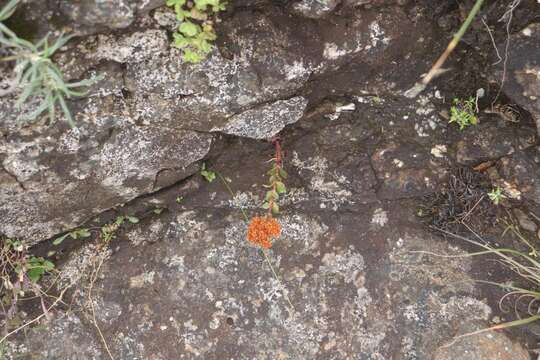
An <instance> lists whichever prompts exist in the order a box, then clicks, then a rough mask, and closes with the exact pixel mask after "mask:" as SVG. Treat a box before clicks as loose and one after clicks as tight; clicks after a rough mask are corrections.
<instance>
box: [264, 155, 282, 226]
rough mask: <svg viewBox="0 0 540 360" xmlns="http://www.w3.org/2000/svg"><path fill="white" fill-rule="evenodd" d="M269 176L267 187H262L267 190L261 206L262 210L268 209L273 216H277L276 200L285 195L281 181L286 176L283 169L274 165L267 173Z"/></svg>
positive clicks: (277, 206)
mask: <svg viewBox="0 0 540 360" xmlns="http://www.w3.org/2000/svg"><path fill="white" fill-rule="evenodd" d="M267 174H268V175H269V179H268V185H264V187H266V188H268V189H269V190H268V191H267V192H266V195H265V197H264V202H263V204H262V208H263V209H267V210H268V209H270V210H271V211H272V213H273V214H276V215H277V214H279V205H278V203H277V202H278V200H279V197H280V195H284V194H285V193H287V187H286V186H285V184H284V183H283V180H284V179H286V178H287V176H288V174H287V172H286V171H285V170H283V168H282V167H281V166H280V165H279V164H277V163H274V164H273V165H272V168H271V169H270V170H269V171H268V173H267Z"/></svg>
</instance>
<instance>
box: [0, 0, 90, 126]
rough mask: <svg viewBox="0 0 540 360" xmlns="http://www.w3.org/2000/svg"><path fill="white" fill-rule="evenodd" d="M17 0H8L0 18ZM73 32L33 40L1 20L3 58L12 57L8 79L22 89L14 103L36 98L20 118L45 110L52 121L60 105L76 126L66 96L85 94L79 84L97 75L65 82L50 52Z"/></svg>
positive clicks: (33, 116)
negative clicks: (21, 36) (18, 33)
mask: <svg viewBox="0 0 540 360" xmlns="http://www.w3.org/2000/svg"><path fill="white" fill-rule="evenodd" d="M19 2H20V0H11V1H10V2H9V3H8V4H7V5H6V6H5V7H4V8H3V9H2V10H0V21H4V20H6V19H7V18H9V17H10V16H11V15H12V14H13V12H14V11H15V10H16V8H17V5H18V4H19ZM71 38H73V36H64V35H61V36H59V37H58V38H57V39H56V40H55V41H53V42H52V43H51V42H50V40H49V35H46V36H45V37H44V38H43V39H41V40H40V41H38V42H37V43H36V44H33V43H31V42H29V41H27V40H24V39H21V38H19V37H18V36H17V35H16V34H15V33H14V32H13V31H11V30H10V29H9V28H8V27H7V26H5V25H4V24H2V23H0V44H1V45H3V46H5V47H6V48H7V49H8V50H9V51H10V52H11V55H10V56H8V57H5V58H3V59H2V61H15V67H14V69H15V70H14V71H15V77H14V78H13V79H12V80H11V82H12V84H13V86H15V88H18V87H20V88H21V89H22V92H21V94H20V95H19V97H18V99H17V101H16V103H15V107H16V108H17V109H18V110H21V108H22V106H23V105H24V104H25V103H26V102H27V100H35V101H36V102H37V105H36V106H35V108H34V109H33V110H32V111H30V112H27V113H24V114H21V115H20V116H19V119H20V120H26V121H32V120H35V119H36V118H37V117H38V116H40V115H41V114H42V113H44V112H45V111H48V116H49V119H50V120H51V122H54V120H55V118H56V108H57V107H58V106H59V107H60V109H61V110H62V112H63V114H64V117H65V119H66V120H67V122H68V123H69V124H70V126H72V127H73V126H75V123H74V121H73V118H72V116H71V112H70V110H69V108H68V106H67V104H66V99H70V98H74V97H81V96H85V95H86V92H82V91H80V88H82V87H87V86H89V85H91V84H93V83H95V82H96V81H97V80H99V79H100V77H96V78H94V79H86V80H82V81H76V82H66V80H65V79H64V76H63V74H62V72H61V71H60V69H59V68H58V66H56V64H55V63H54V62H53V61H52V56H53V55H54V54H55V53H56V51H58V50H59V49H60V48H61V47H63V46H64V45H65V44H66V43H67V42H68V41H69V40H70V39H71Z"/></svg>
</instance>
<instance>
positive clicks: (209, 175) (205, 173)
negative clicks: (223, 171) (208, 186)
mask: <svg viewBox="0 0 540 360" xmlns="http://www.w3.org/2000/svg"><path fill="white" fill-rule="evenodd" d="M201 176H202V177H203V178H205V179H206V181H208V182H212V181H214V180H215V178H216V173H215V172H213V171H211V170H207V169H206V164H205V163H203V164H202V167H201Z"/></svg>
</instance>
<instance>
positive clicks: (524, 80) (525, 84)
mask: <svg viewBox="0 0 540 360" xmlns="http://www.w3.org/2000/svg"><path fill="white" fill-rule="evenodd" d="M539 42H540V24H538V23H536V24H535V23H533V24H531V25H529V26H527V27H526V28H524V29H523V30H521V31H520V32H519V33H516V34H513V35H512V36H511V37H510V42H509V48H508V54H509V56H508V60H507V63H506V76H505V79H506V81H505V83H504V87H503V91H504V93H505V94H507V95H508V96H509V97H510V98H511V99H512V101H514V102H515V103H516V104H518V105H520V106H521V107H523V108H524V109H525V110H527V111H528V112H530V113H531V115H532V117H533V119H534V120H535V121H536V127H537V129H538V133H539V134H540V97H539V95H538V94H540V48H539V47H538V43H539ZM500 48H502V49H504V48H503V45H501V46H500ZM493 75H494V76H492V78H493V80H495V81H497V82H498V83H500V81H501V79H502V76H503V67H502V64H501V65H499V67H498V71H496V72H495V73H494V74H493Z"/></svg>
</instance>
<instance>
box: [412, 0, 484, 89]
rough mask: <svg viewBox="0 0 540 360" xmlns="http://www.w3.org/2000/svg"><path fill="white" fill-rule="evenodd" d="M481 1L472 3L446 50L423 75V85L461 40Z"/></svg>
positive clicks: (430, 78)
mask: <svg viewBox="0 0 540 360" xmlns="http://www.w3.org/2000/svg"><path fill="white" fill-rule="evenodd" d="M483 2H484V0H476V3H475V4H474V6H473V8H472V9H471V11H470V12H469V15H468V16H467V19H465V21H464V22H463V24H462V25H461V27H460V28H459V30H458V32H457V33H456V34H455V35H454V37H453V39H452V41H450V43H449V44H448V46H447V47H446V50H445V51H444V52H443V53H442V55H441V56H440V57H439V59H438V60H437V61H436V62H435V64H433V66H432V67H431V69H430V70H429V72H428V73H427V75H426V76H425V77H424V79H422V83H423V84H424V85H427V84H429V82H430V81H431V80H432V79H433V78H434V77H435V76H436V75H437V74H438V73H439V70H440V68H441V67H442V66H443V65H444V62H445V61H446V59H447V58H448V56H450V54H451V53H452V51H454V49H455V48H456V46H457V45H458V43H459V41H460V40H461V38H462V37H463V35H465V32H466V31H467V29H468V28H469V26H470V25H471V23H472V21H473V19H474V17H475V16H476V14H477V13H478V11H480V8H481V7H482V3H483Z"/></svg>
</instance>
